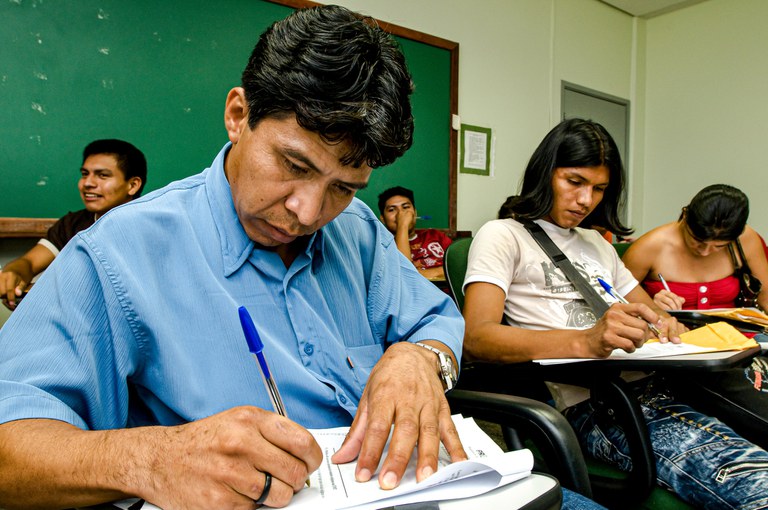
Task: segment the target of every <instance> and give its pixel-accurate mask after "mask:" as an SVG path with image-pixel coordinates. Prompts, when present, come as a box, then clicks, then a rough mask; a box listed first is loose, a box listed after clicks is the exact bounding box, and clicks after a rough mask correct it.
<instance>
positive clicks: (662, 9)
mask: <svg viewBox="0 0 768 510" xmlns="http://www.w3.org/2000/svg"><path fill="white" fill-rule="evenodd" d="M601 1H602V2H605V3H606V4H609V5H612V6H614V7H616V8H617V9H619V10H622V11H624V12H626V13H627V14H631V15H632V16H637V17H638V18H653V17H654V16H659V15H661V14H666V13H668V12H672V11H676V10H678V9H682V8H684V7H688V6H690V5H694V4H698V3H701V2H704V1H705V0H601Z"/></svg>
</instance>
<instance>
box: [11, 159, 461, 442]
mask: <svg viewBox="0 0 768 510" xmlns="http://www.w3.org/2000/svg"><path fill="white" fill-rule="evenodd" d="M228 149H229V146H225V147H224V149H222V151H221V152H220V153H219V155H218V156H217V158H216V160H215V161H214V162H213V164H212V166H211V168H209V169H206V170H205V171H204V172H203V173H201V174H199V175H195V176H192V177H189V178H187V179H184V180H181V181H178V182H176V183H172V184H170V185H168V186H167V187H165V188H163V189H160V190H157V191H155V192H153V193H151V194H149V195H146V196H145V197H142V198H140V199H138V200H135V201H133V202H131V203H129V204H126V205H124V206H121V207H118V208H116V209H113V210H112V211H110V212H109V213H108V214H106V215H104V216H103V217H102V218H101V219H99V221H98V222H96V224H95V225H94V226H93V227H92V228H90V229H89V230H87V231H84V232H81V233H80V234H79V235H78V236H76V237H75V238H74V239H72V241H70V242H69V243H68V244H67V246H66V247H65V249H64V250H63V251H62V252H61V254H60V255H59V256H58V257H57V258H56V260H55V262H54V263H53V264H52V265H51V266H50V267H49V268H48V270H46V272H45V273H44V274H43V276H42V277H41V278H40V279H39V281H38V282H37V283H36V284H35V287H34V288H33V290H32V292H31V293H30V295H29V296H28V297H27V298H26V299H25V300H24V301H22V302H21V304H20V306H19V307H18V308H17V310H16V311H15V312H14V313H13V314H12V316H11V318H10V319H9V320H8V322H7V323H6V324H5V326H4V327H3V328H2V330H1V331H0V423H2V422H6V421H10V420H15V419H23V418H52V419H57V420H63V421H67V422H69V423H72V424H74V425H76V426H79V427H82V428H92V429H107V428H120V427H125V426H130V425H143V424H162V425H174V424H179V423H184V422H187V421H192V420H196V419H200V418H203V417H206V416H209V415H212V414H214V413H217V412H220V411H223V410H225V409H228V408H230V407H233V406H238V405H256V406H259V407H262V408H265V409H271V405H270V402H269V399H268V397H267V393H266V391H265V388H264V384H263V381H262V379H261V374H260V372H259V369H258V366H257V365H256V364H255V362H254V360H253V358H252V357H251V355H250V353H249V352H248V346H247V344H246V342H245V339H244V337H243V333H242V330H241V327H240V323H239V319H238V313H237V309H238V307H239V306H241V305H243V306H245V307H246V308H247V309H248V311H249V312H250V314H251V316H252V317H253V320H254V322H255V324H256V326H257V328H258V330H259V333H260V335H261V338H262V340H263V341H264V344H265V349H264V353H265V356H266V357H267V359H268V360H269V363H270V368H271V370H272V373H273V375H274V377H275V379H276V381H277V384H278V386H279V388H280V391H281V393H282V396H283V400H284V401H285V406H286V409H287V412H288V415H289V417H290V418H292V419H293V420H295V421H296V422H298V423H300V424H302V425H304V426H306V427H311V428H319V427H335V426H341V425H349V424H350V423H351V419H352V417H353V416H354V414H355V412H356V410H357V404H358V402H359V400H360V397H361V395H362V391H363V387H364V385H365V382H366V380H367V378H368V376H369V374H370V371H371V369H372V368H373V366H374V365H375V364H376V362H377V361H378V360H379V359H380V358H381V356H382V354H383V352H384V350H385V349H386V348H387V346H389V345H391V344H392V343H394V342H399V341H409V342H417V341H420V340H426V339H436V340H439V341H441V342H443V343H444V344H446V345H447V346H448V347H450V348H451V349H452V351H453V353H454V354H455V356H456V358H457V359H459V358H460V355H461V346H462V344H461V341H462V338H463V333H464V323H463V320H462V318H461V316H460V314H459V312H458V310H457V309H456V307H455V305H454V304H453V302H451V301H450V300H449V299H448V297H447V296H446V295H445V294H444V293H443V292H441V291H440V290H439V289H437V288H436V287H435V286H434V285H432V284H431V283H430V282H429V281H427V280H426V279H425V278H423V277H422V276H421V275H419V274H418V272H417V271H416V270H415V268H414V267H413V265H412V264H411V263H410V261H408V260H407V259H406V258H405V257H403V256H402V255H401V254H400V252H398V250H397V248H396V246H395V243H394V240H393V238H392V235H391V234H390V233H389V232H388V231H387V230H386V229H385V228H384V227H383V225H382V224H381V222H380V221H379V220H378V219H377V218H376V216H375V215H374V214H373V212H372V211H371V210H370V209H369V208H368V207H367V206H365V205H364V204H363V203H362V202H360V201H359V200H357V199H355V200H353V202H352V203H351V204H350V206H349V207H347V208H346V209H345V210H344V211H343V212H342V213H341V214H340V215H339V216H338V217H337V218H336V219H334V220H333V221H332V222H330V223H329V224H328V225H326V226H325V227H323V228H322V229H321V230H320V231H318V232H317V233H315V234H314V235H313V236H312V237H311V239H310V241H309V243H308V246H307V248H306V250H305V251H304V252H303V253H301V254H300V255H299V256H298V257H297V258H296V259H295V260H294V262H293V263H292V264H291V265H290V267H289V268H286V267H285V265H284V264H283V262H282V260H281V259H280V257H279V256H278V255H277V254H276V253H275V252H274V251H270V250H264V249H259V247H258V246H255V245H254V243H253V242H252V241H251V240H250V239H249V238H248V237H247V235H246V233H245V231H244V230H243V227H242V226H241V224H240V222H239V221H238V218H237V215H236V213H235V209H234V206H233V203H232V196H231V191H230V188H229V184H228V182H227V180H226V177H225V175H224V169H223V162H224V157H225V155H226V152H227V150H228Z"/></svg>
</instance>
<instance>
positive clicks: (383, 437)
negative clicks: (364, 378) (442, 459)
mask: <svg viewBox="0 0 768 510" xmlns="http://www.w3.org/2000/svg"><path fill="white" fill-rule="evenodd" d="M436 359H437V358H436V355H435V354H434V353H432V352H429V351H428V350H427V349H423V348H421V347H418V346H415V345H412V344H410V343H408V342H400V343H398V344H395V345H393V346H391V347H389V348H388V349H387V350H386V352H385V353H384V356H383V357H382V358H381V360H379V362H378V363H377V364H376V366H375V367H374V369H373V371H372V372H371V376H370V378H369V379H368V384H367V385H366V387H365V391H364V392H363V396H362V398H361V400H360V405H359V407H358V411H357V415H356V416H355V419H354V421H353V422H352V427H351V428H350V431H349V434H348V435H347V438H346V439H345V440H344V444H343V445H342V447H341V448H340V449H339V451H338V452H336V454H335V455H334V456H333V457H332V459H331V460H332V461H333V462H334V463H336V464H343V463H346V462H351V461H352V460H354V459H355V458H357V469H356V471H355V477H356V479H357V480H358V481H360V482H366V481H368V480H370V479H371V477H372V476H373V474H374V473H375V472H376V470H377V468H378V467H379V462H380V460H381V457H382V453H383V450H384V447H385V446H386V443H387V439H388V437H389V433H390V430H392V425H394V431H393V432H392V439H391V441H390V444H389V450H388V453H387V456H386V459H384V461H383V463H382V464H381V469H380V470H379V475H378V480H379V486H380V487H381V488H382V489H393V488H395V487H397V485H398V484H399V483H400V480H401V479H402V477H403V473H404V472H405V468H406V466H407V464H408V461H409V460H410V458H411V455H412V453H413V450H414V448H416V444H417V443H418V446H419V447H418V462H417V465H416V479H417V480H418V481H421V480H423V479H425V478H427V477H428V476H429V475H431V474H432V473H434V472H435V471H436V470H437V458H438V454H439V450H440V441H441V440H442V442H443V444H444V445H445V448H446V449H447V450H448V453H449V454H450V456H451V461H453V462H455V461H458V460H464V459H466V458H467V457H466V454H465V453H464V448H463V447H462V445H461V441H460V440H459V436H458V433H457V432H456V428H455V426H454V424H453V421H452V420H451V411H450V408H449V407H448V401H447V400H446V398H445V393H444V392H443V385H442V383H441V382H440V379H439V378H438V376H437V365H436V363H437V362H436Z"/></svg>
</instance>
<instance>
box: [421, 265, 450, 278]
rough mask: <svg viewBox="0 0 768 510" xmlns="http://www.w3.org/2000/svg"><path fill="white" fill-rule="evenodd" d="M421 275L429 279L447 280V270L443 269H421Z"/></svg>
mask: <svg viewBox="0 0 768 510" xmlns="http://www.w3.org/2000/svg"><path fill="white" fill-rule="evenodd" d="M419 273H421V275H422V276H423V277H425V278H428V279H430V280H431V279H434V278H445V270H444V269H443V267H442V266H441V267H428V268H426V269H421V268H419Z"/></svg>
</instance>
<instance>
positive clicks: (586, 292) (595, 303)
mask: <svg viewBox="0 0 768 510" xmlns="http://www.w3.org/2000/svg"><path fill="white" fill-rule="evenodd" d="M517 221H519V222H520V223H522V224H523V226H524V227H525V229H526V230H527V231H528V232H529V233H530V234H531V236H533V239H534V240H535V241H536V242H537V243H539V246H541V249H542V250H544V253H546V254H547V255H548V256H549V258H550V259H551V260H552V262H554V263H555V265H556V266H557V267H559V268H560V270H561V271H562V272H563V273H564V274H565V276H566V277H567V278H568V280H570V281H571V283H572V284H573V285H574V286H575V287H576V289H578V291H579V292H580V293H581V295H582V296H583V297H584V299H585V300H586V302H587V304H588V305H589V307H590V308H592V311H593V312H594V313H595V316H596V317H597V318H598V319H599V318H600V317H602V316H603V314H604V313H605V312H606V311H607V310H608V303H606V302H605V300H604V299H603V298H602V297H600V294H598V293H597V291H596V290H595V289H594V287H592V286H591V285H590V284H589V283H588V282H587V280H585V279H584V277H583V276H581V273H579V271H578V270H577V269H576V268H575V267H573V264H571V261H570V260H568V257H566V256H565V254H564V253H563V252H562V251H560V248H558V247H557V245H556V244H555V243H554V242H553V241H552V239H550V237H549V236H548V235H547V233H546V232H544V229H542V228H541V226H540V225H539V224H537V223H534V222H533V221H532V220H528V219H518V220H517Z"/></svg>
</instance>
